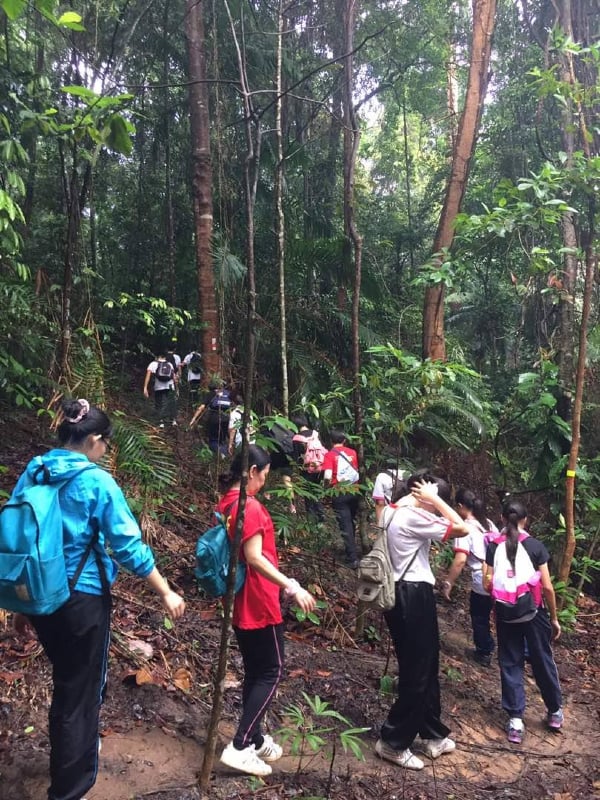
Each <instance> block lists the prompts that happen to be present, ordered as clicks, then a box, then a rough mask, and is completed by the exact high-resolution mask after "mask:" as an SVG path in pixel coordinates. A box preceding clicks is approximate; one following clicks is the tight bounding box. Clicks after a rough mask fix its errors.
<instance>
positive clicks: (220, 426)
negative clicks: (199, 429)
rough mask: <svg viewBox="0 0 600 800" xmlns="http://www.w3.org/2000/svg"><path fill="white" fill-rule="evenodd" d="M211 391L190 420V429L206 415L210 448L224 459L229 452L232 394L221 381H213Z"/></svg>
mask: <svg viewBox="0 0 600 800" xmlns="http://www.w3.org/2000/svg"><path fill="white" fill-rule="evenodd" d="M208 389H209V391H208V392H207V394H206V395H205V396H204V399H203V400H202V403H201V404H200V405H199V406H198V408H197V409H196V411H195V412H194V415H193V417H192V418H191V420H190V429H191V428H193V427H194V425H195V424H196V423H197V422H198V420H199V419H201V417H202V416H203V415H205V423H204V429H205V431H206V436H207V438H208V446H209V447H210V449H211V450H212V451H213V453H217V454H218V455H220V456H221V457H222V458H225V456H226V455H227V451H228V437H229V411H230V409H231V394H230V392H229V389H226V388H225V387H224V386H223V382H222V381H220V380H213V381H211V382H210V383H209V385H208Z"/></svg>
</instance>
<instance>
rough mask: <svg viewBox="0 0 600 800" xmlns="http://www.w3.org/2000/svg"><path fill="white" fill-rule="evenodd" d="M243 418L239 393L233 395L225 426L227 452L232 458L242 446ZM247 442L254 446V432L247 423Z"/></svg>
mask: <svg viewBox="0 0 600 800" xmlns="http://www.w3.org/2000/svg"><path fill="white" fill-rule="evenodd" d="M243 418H244V398H243V397H242V395H241V394H239V392H238V393H237V394H234V396H233V402H232V406H231V411H230V412H229V422H228V425H227V435H228V447H227V449H228V452H229V455H230V456H232V455H233V454H234V453H235V451H236V450H237V449H238V447H241V446H242V420H243ZM246 435H247V437H248V442H249V443H250V444H254V439H255V436H256V431H255V429H254V426H253V425H252V423H251V422H250V421H249V422H248V427H247V428H246Z"/></svg>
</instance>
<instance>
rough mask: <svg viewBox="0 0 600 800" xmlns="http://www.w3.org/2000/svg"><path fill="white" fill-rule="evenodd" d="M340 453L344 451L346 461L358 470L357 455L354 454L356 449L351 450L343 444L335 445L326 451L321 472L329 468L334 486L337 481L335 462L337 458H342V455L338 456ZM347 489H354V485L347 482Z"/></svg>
mask: <svg viewBox="0 0 600 800" xmlns="http://www.w3.org/2000/svg"><path fill="white" fill-rule="evenodd" d="M340 453H344V455H345V456H346V458H347V459H348V461H349V462H350V463H351V464H352V466H353V467H354V469H355V470H356V471H357V472H358V456H357V455H356V450H353V449H352V448H351V447H346V446H345V445H335V446H334V447H332V449H331V450H329V451H328V452H327V454H326V456H325V460H324V461H323V472H325V471H326V470H328V469H330V470H331V485H332V486H335V485H336V483H339V481H338V479H337V462H338V458H343V456H340ZM348 490H352V491H355V490H356V487H353V485H352V484H348Z"/></svg>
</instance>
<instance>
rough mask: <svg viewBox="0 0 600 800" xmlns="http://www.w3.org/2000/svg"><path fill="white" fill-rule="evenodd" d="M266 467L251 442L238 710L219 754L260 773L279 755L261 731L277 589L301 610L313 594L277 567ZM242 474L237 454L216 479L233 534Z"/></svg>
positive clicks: (279, 636) (237, 627)
mask: <svg viewBox="0 0 600 800" xmlns="http://www.w3.org/2000/svg"><path fill="white" fill-rule="evenodd" d="M269 468H270V459H269V454H268V453H267V452H266V450H263V448H261V447H257V446H256V445H254V444H252V445H250V448H249V455H248V483H247V486H246V492H247V500H246V508H245V515H244V525H243V530H242V541H241V547H240V560H242V561H243V562H245V564H246V579H245V581H244V584H243V586H242V588H241V589H240V590H239V592H238V593H237V594H236V595H235V599H234V605H233V630H234V633H235V636H236V639H237V643H238V646H239V649H240V653H241V655H242V661H243V665H244V680H243V689H242V714H241V719H240V721H239V724H238V727H237V731H236V733H235V736H234V737H233V741H232V742H230V743H229V744H228V745H227V747H226V748H225V749H224V750H223V753H222V754H221V762H222V763H223V764H226V765H227V766H229V767H232V768H233V769H237V770H239V771H240V772H246V773H248V774H250V775H258V776H261V777H263V776H265V775H270V774H271V766H270V764H269V763H268V762H272V761H276V760H277V759H278V758H281V755H282V748H281V746H280V745H279V744H277V743H276V742H274V741H273V739H272V737H271V736H269V734H266V733H263V730H262V720H263V717H264V716H265V713H266V711H267V709H268V707H269V705H270V704H271V702H272V700H273V698H274V697H275V692H276V690H277V686H278V684H279V682H280V680H281V678H282V674H283V658H284V653H283V647H284V645H283V617H282V615H281V605H280V599H279V595H280V590H281V589H283V591H284V595H285V597H287V598H290V599H292V598H293V600H294V602H295V603H296V604H297V605H298V606H299V607H300V608H301V609H302V610H303V611H305V612H309V611H311V610H312V609H313V608H314V607H315V599H314V597H313V596H312V595H311V594H309V592H307V591H306V590H305V589H303V588H302V587H301V586H300V584H299V583H298V582H297V581H296V580H294V579H292V578H288V577H286V576H285V575H284V574H283V573H282V572H280V571H279V569H278V558H277V548H276V543H275V529H274V526H273V521H272V519H271V517H270V515H269V512H268V511H267V509H266V508H265V507H264V506H263V505H262V504H261V503H260V502H259V501H258V500H257V499H256V494H257V493H258V492H259V491H260V490H261V489H262V487H263V486H264V483H265V480H266V478H267V475H268V473H269ZM241 478H242V455H241V453H238V454H237V455H236V456H235V458H234V459H233V461H232V462H231V467H230V471H229V472H228V473H227V474H224V475H222V476H220V478H219V484H220V488H221V490H222V492H223V494H222V496H221V499H220V500H219V503H218V505H217V509H216V510H217V511H219V512H222V513H224V514H226V515H227V517H228V532H229V535H230V537H231V538H232V539H233V536H234V534H235V527H236V519H237V502H238V499H239V493H240V482H241Z"/></svg>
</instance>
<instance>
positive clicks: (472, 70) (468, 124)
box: [423, 0, 496, 361]
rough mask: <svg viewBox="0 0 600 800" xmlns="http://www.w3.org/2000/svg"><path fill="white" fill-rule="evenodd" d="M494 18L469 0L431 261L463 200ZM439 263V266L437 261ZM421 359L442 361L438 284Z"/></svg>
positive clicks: (479, 0)
mask: <svg viewBox="0 0 600 800" xmlns="http://www.w3.org/2000/svg"><path fill="white" fill-rule="evenodd" d="M495 14H496V0H473V35H472V39H471V63H470V65H469V78H468V82H467V92H466V97H465V105H464V108H463V112H462V115H461V119H460V124H459V127H458V134H457V137H456V147H455V148H454V153H453V156H452V170H451V174H450V178H449V181H448V185H447V187H446V195H445V198H444V205H443V208H442V213H441V216H440V221H439V224H438V229H437V232H436V235H435V239H434V243H433V253H434V257H437V254H438V253H442V251H444V250H447V249H449V248H450V247H451V245H452V241H453V239H454V220H455V219H456V215H457V214H458V213H459V211H460V206H461V203H462V199H463V197H464V193H465V189H466V185H467V178H468V175H469V166H470V163H471V157H472V155H473V151H474V148H475V139H476V136H477V131H478V128H479V121H480V119H481V112H482V109H483V101H484V99H485V94H486V91H487V85H488V80H489V73H488V70H489V63H490V51H491V45H492V33H493V30H494V19H495ZM440 258H441V256H440ZM439 263H440V264H441V260H440V261H439ZM423 357H424V358H431V359H435V360H440V361H443V360H444V359H445V358H446V340H445V333H444V285H443V283H441V282H440V283H437V284H433V285H431V286H428V287H427V289H426V291H425V303H424V309H423Z"/></svg>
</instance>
